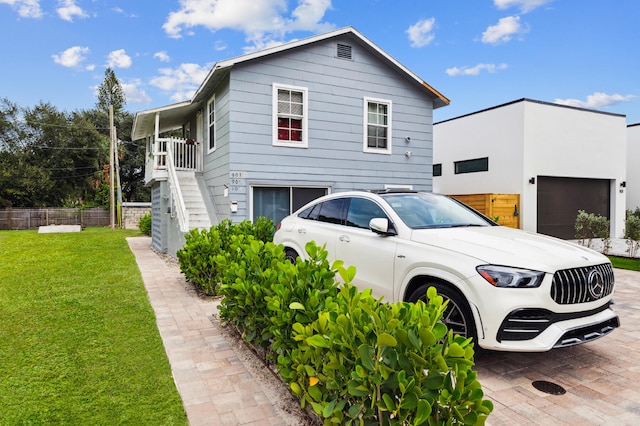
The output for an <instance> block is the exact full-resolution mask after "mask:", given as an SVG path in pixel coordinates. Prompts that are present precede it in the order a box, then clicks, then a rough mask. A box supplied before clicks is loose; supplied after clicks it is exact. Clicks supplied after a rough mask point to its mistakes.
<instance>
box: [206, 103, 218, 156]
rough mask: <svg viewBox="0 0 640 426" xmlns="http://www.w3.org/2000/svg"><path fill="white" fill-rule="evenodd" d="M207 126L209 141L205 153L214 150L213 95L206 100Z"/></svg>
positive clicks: (214, 121)
mask: <svg viewBox="0 0 640 426" xmlns="http://www.w3.org/2000/svg"><path fill="white" fill-rule="evenodd" d="M207 126H208V128H209V141H208V143H207V153H209V152H213V151H215V150H216V98H215V96H214V97H213V98H211V100H210V101H209V102H207Z"/></svg>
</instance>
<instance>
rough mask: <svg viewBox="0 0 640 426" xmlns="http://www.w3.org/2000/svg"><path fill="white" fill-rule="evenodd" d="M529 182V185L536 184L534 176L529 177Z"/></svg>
mask: <svg viewBox="0 0 640 426" xmlns="http://www.w3.org/2000/svg"><path fill="white" fill-rule="evenodd" d="M529 183H530V184H531V185H535V184H536V178H534V177H532V178H531V179H529Z"/></svg>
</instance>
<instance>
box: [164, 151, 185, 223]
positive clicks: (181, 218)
mask: <svg viewBox="0 0 640 426" xmlns="http://www.w3.org/2000/svg"><path fill="white" fill-rule="evenodd" d="M166 158H167V173H168V175H169V187H170V188H171V198H172V199H173V203H172V204H173V205H172V206H171V209H172V212H173V211H175V213H176V216H177V217H178V223H179V225H180V231H181V232H189V211H188V210H187V207H186V204H185V202H184V197H183V196H182V190H181V189H180V182H179V181H178V173H177V172H176V165H175V162H174V148H173V143H171V142H169V143H167V157H166Z"/></svg>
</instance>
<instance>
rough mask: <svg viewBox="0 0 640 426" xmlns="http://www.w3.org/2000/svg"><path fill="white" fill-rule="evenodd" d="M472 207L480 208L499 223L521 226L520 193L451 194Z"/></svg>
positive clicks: (514, 226) (479, 209) (484, 213)
mask: <svg viewBox="0 0 640 426" xmlns="http://www.w3.org/2000/svg"><path fill="white" fill-rule="evenodd" d="M451 197H453V198H455V199H456V200H458V201H461V202H463V203H465V204H466V205H468V206H469V207H471V208H474V209H476V210H478V211H479V212H480V213H482V214H483V215H485V216H487V217H489V218H490V219H493V220H496V219H497V221H498V224H499V225H503V226H508V227H511V228H520V195H519V194H465V195H451Z"/></svg>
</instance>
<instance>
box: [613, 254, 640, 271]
mask: <svg viewBox="0 0 640 426" xmlns="http://www.w3.org/2000/svg"><path fill="white" fill-rule="evenodd" d="M609 259H611V264H612V265H613V267H614V268H620V269H629V270H631V271H640V259H631V258H628V257H616V256H609Z"/></svg>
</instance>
